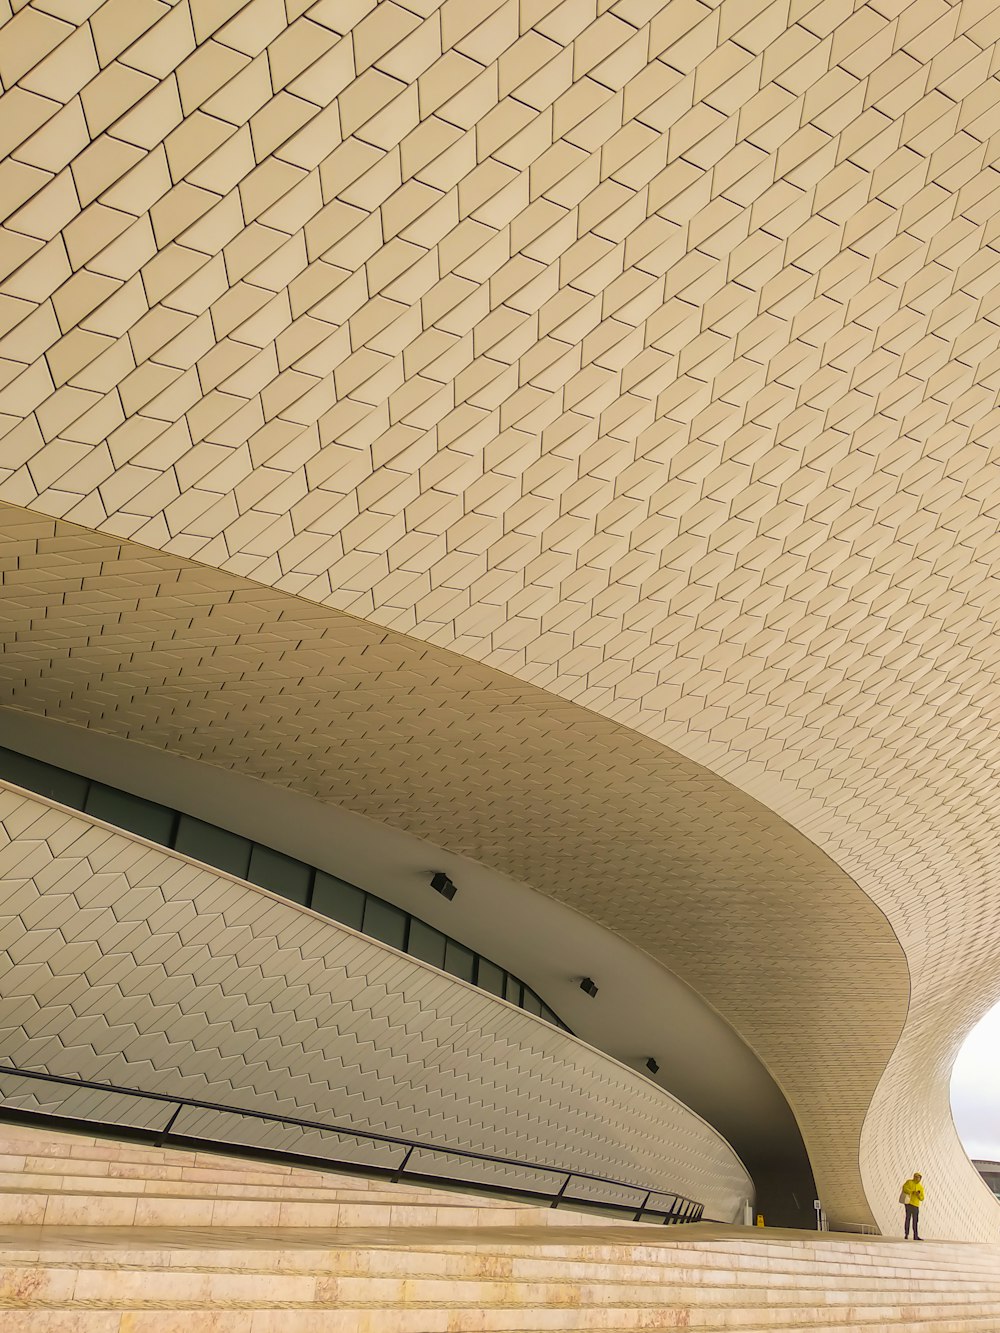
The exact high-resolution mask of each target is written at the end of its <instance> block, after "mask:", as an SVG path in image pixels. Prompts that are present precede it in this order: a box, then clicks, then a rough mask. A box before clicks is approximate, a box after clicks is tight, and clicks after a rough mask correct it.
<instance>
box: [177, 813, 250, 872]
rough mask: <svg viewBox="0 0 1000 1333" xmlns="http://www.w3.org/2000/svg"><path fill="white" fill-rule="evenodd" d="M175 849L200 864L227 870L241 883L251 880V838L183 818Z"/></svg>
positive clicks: (190, 817) (182, 816)
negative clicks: (248, 871) (248, 877)
mask: <svg viewBox="0 0 1000 1333" xmlns="http://www.w3.org/2000/svg"><path fill="white" fill-rule="evenodd" d="M174 846H175V847H176V848H177V850H178V851H179V852H183V853H184V855H185V856H193V857H194V859H195V860H196V861H204V862H205V864H206V865H209V866H215V867H216V868H217V869H218V870H225V871H226V873H227V874H229V875H236V876H237V877H238V878H239V879H246V877H247V869H248V868H249V865H250V839H249V838H240V837H238V836H237V835H236V834H235V833H228V832H227V831H226V830H225V829H221V828H216V827H215V826H214V825H213V824H204V823H202V821H201V820H200V819H194V818H192V816H191V815H181V822H180V825H179V827H178V829H177V841H176V843H175V844H174Z"/></svg>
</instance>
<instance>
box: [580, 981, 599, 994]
mask: <svg viewBox="0 0 1000 1333" xmlns="http://www.w3.org/2000/svg"><path fill="white" fill-rule="evenodd" d="M580 989H581V990H582V991H584V992H585V993H586V994H587V995H589V996H590V998H591V999H593V998H594V996H595V995H596V994H597V987H596V986H595V985H594V983H593V982H592V981H591V979H590V977H584V978H583V980H582V981H581V982H580Z"/></svg>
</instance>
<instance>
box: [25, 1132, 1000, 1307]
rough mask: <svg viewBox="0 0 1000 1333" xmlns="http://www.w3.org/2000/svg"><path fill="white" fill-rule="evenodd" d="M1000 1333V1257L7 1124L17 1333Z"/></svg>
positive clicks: (971, 1249)
mask: <svg viewBox="0 0 1000 1333" xmlns="http://www.w3.org/2000/svg"><path fill="white" fill-rule="evenodd" d="M665 1328H666V1329H671V1328H685V1329H698V1330H702V1333H713V1331H717V1333H722V1330H730V1331H731V1330H743V1331H744V1333H763V1331H764V1330H774V1329H781V1330H784V1333H799V1331H800V1330H806V1329H822V1330H825V1333H857V1331H858V1330H865V1331H866V1333H882V1331H883V1330H885V1333H888V1331H889V1330H893V1331H894V1333H902V1330H908V1329H918V1330H922V1333H964V1330H983V1331H984V1333H986V1330H992V1331H994V1333H996V1331H997V1330H1000V1249H996V1248H993V1247H987V1246H976V1245H958V1244H943V1243H938V1242H934V1241H927V1242H925V1243H924V1244H922V1245H915V1244H913V1243H910V1244H909V1245H907V1244H905V1243H903V1242H901V1241H898V1240H873V1239H861V1238H859V1237H847V1236H835V1235H828V1236H823V1237H818V1236H816V1237H814V1236H810V1234H809V1233H795V1232H784V1233H779V1232H772V1231H767V1230H765V1231H753V1230H744V1229H742V1228H724V1227H713V1226H710V1225H707V1224H699V1225H696V1226H688V1227H671V1228H665V1227H654V1226H649V1225H642V1224H639V1225H636V1224H632V1223H630V1222H616V1221H609V1220H605V1219H604V1218H598V1217H595V1216H593V1215H584V1214H578V1213H571V1212H568V1211H567V1212H564V1211H562V1210H560V1211H559V1212H555V1211H552V1210H550V1209H542V1208H535V1207H532V1206H529V1205H524V1204H519V1203H514V1202H505V1201H500V1200H492V1199H484V1198H476V1197H473V1196H470V1195H468V1194H457V1193H449V1192H444V1191H439V1190H435V1189H430V1188H427V1189H422V1188H416V1187H413V1186H405V1185H393V1184H391V1183H386V1182H377V1181H369V1180H366V1179H363V1178H361V1177H357V1176H349V1175H338V1174H335V1173H332V1172H318V1171H312V1170H307V1169H303V1168H297V1167H288V1166H283V1165H276V1164H271V1163H262V1162H258V1161H246V1160H240V1159H238V1158H235V1157H229V1156H222V1155H219V1154H210V1153H201V1152H181V1151H177V1150H173V1149H168V1148H153V1147H147V1146H144V1145H136V1144H123V1143H116V1142H113V1141H110V1140H107V1139H104V1140H101V1139H93V1138H85V1137H81V1136H77V1135H67V1134H62V1133H56V1132H53V1131H49V1130H39V1129H35V1128H30V1129H29V1128H23V1127H19V1126H13V1125H9V1124H0V1333H321V1331H322V1333H492V1331H494V1330H495V1331H496V1333H501V1330H502V1333H543V1330H544V1331H545V1333H549V1331H550V1330H581V1331H582V1330H602V1331H603V1333H612V1331H613V1330H614V1331H619V1330H620V1331H621V1333H624V1331H625V1330H630V1331H632V1330H639V1329H665Z"/></svg>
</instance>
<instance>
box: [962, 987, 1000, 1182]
mask: <svg viewBox="0 0 1000 1333" xmlns="http://www.w3.org/2000/svg"><path fill="white" fill-rule="evenodd" d="M998 1050H1000V1005H997V1007H996V1008H995V1009H991V1010H990V1012H989V1013H988V1014H987V1015H986V1017H985V1018H984V1019H983V1020H982V1022H980V1023H979V1025H978V1026H977V1027H974V1028H973V1029H972V1031H971V1033H970V1034H969V1037H968V1039H967V1040H966V1043H965V1045H964V1046H963V1047H962V1050H961V1051H960V1053H959V1056H958V1060H957V1061H956V1062H955V1072H954V1073H953V1075H952V1080H951V1109H952V1112H953V1114H954V1116H955V1125H956V1127H957V1129H958V1136H959V1138H960V1139H961V1140H962V1145H963V1146H964V1148H965V1151H966V1152H967V1153H968V1154H969V1156H970V1157H975V1158H986V1159H988V1160H990V1161H993V1162H1000V1059H998V1058H997V1052H998Z"/></svg>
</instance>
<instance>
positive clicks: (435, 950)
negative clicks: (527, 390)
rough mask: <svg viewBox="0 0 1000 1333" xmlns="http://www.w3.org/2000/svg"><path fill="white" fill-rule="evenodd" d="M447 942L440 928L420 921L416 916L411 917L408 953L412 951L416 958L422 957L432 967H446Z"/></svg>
mask: <svg viewBox="0 0 1000 1333" xmlns="http://www.w3.org/2000/svg"><path fill="white" fill-rule="evenodd" d="M445 943H446V939H445V936H444V935H442V934H441V932H440V931H439V930H435V929H434V927H433V926H428V925H426V924H425V923H424V922H423V921H418V920H417V918H416V917H411V918H410V938H409V940H408V941H407V944H406V951H407V953H412V954H413V956H414V958H420V959H422V960H423V962H425V963H430V964H431V965H432V967H444V947H445Z"/></svg>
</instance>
